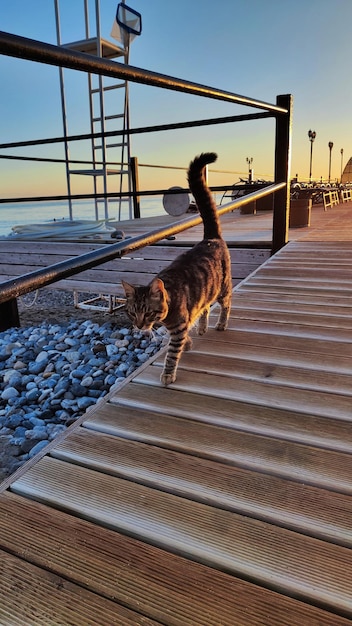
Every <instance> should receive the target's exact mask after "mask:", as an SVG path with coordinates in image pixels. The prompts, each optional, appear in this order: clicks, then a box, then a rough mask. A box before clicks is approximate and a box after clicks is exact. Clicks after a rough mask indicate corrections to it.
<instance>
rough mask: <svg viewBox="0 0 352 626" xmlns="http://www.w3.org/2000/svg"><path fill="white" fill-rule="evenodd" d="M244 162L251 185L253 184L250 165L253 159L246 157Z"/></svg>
mask: <svg viewBox="0 0 352 626" xmlns="http://www.w3.org/2000/svg"><path fill="white" fill-rule="evenodd" d="M246 162H247V163H248V182H249V183H252V182H253V170H252V168H251V165H252V163H253V157H246Z"/></svg>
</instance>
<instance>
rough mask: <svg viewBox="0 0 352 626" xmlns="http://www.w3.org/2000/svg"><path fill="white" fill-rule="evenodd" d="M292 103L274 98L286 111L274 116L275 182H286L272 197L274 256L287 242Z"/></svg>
mask: <svg viewBox="0 0 352 626" xmlns="http://www.w3.org/2000/svg"><path fill="white" fill-rule="evenodd" d="M292 101H293V98H292V96H291V95H290V94H288V95H282V96H277V98H276V104H277V105H278V106H280V107H284V108H285V109H287V111H288V113H287V114H286V115H284V114H282V113H278V114H277V115H276V137H275V182H276V183H282V182H286V187H285V188H284V189H280V190H279V191H277V192H276V193H275V196H274V215H273V243H272V250H271V253H272V254H275V252H277V251H278V250H280V249H281V248H282V247H283V246H284V245H286V243H287V242H288V225H289V213H290V161H291V134H292Z"/></svg>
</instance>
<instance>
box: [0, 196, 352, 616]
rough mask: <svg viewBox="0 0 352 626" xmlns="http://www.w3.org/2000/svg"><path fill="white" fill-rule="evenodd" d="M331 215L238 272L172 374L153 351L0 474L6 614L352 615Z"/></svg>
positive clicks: (351, 411) (350, 319)
mask: <svg viewBox="0 0 352 626" xmlns="http://www.w3.org/2000/svg"><path fill="white" fill-rule="evenodd" d="M350 211H351V209H350ZM344 215H345V218H344V219H345V221H344V222H343V223H341V221H340V220H336V219H335V221H334V220H330V221H329V229H327V228H323V229H321V230H320V232H319V228H311V229H302V232H301V235H300V238H299V240H296V241H291V242H290V243H289V244H288V245H287V246H286V247H285V248H284V249H283V250H281V251H280V252H279V253H278V254H277V255H275V256H274V257H272V258H271V259H270V260H269V261H267V262H266V263H265V264H264V265H263V266H262V267H261V268H260V269H259V270H257V271H256V272H255V273H254V274H252V275H251V276H250V277H249V278H247V279H246V280H245V281H244V282H242V283H241V284H240V285H239V286H237V287H236V289H235V291H234V295H233V305H232V311H231V321H230V327H229V329H228V330H227V331H226V332H225V333H218V332H216V331H215V330H212V329H210V330H209V332H208V334H207V335H206V336H205V337H201V338H197V337H195V339H194V349H193V351H192V352H189V353H186V354H184V355H183V357H182V360H181V365H180V368H179V374H178V379H177V381H176V383H175V384H174V385H172V386H171V387H170V388H167V389H165V388H163V387H161V386H160V384H159V375H160V371H161V365H162V356H161V355H159V356H157V357H154V358H153V359H152V360H151V362H149V363H147V364H146V365H145V366H144V367H143V368H142V369H140V370H138V372H136V373H135V374H134V375H133V376H132V377H131V379H130V380H128V381H126V384H124V386H122V387H121V388H120V389H117V390H116V391H114V392H112V393H110V395H109V397H108V400H107V401H105V402H103V403H101V404H99V405H98V406H97V407H95V408H94V409H93V410H91V411H90V412H89V413H88V414H87V415H86V416H85V418H82V419H81V420H80V422H79V423H76V424H75V425H73V426H72V427H71V429H70V432H69V433H68V434H67V435H66V436H65V437H63V438H61V439H58V440H56V441H54V442H52V444H51V446H50V448H48V449H47V450H46V452H45V454H44V453H43V454H42V457H41V458H40V459H39V460H37V459H35V460H33V461H32V462H31V463H30V464H28V465H27V467H26V471H24V472H23V471H22V472H21V475H17V477H16V476H15V480H14V482H12V483H11V484H10V485H4V486H5V487H6V488H5V489H4V490H3V492H2V494H1V496H0V509H1V514H0V550H1V557H0V558H1V564H2V576H1V580H0V594H1V595H0V597H1V600H0V624H1V625H4V626H12V625H15V624H16V625H17V624H18V625H22V624H25V625H26V626H27V625H28V626H37V625H38V626H39V625H42V626H49V625H50V626H57V625H60V626H66V625H68V624H70V625H77V626H78V625H79V626H90V625H97V626H113V625H119V626H120V625H125V624H126V625H127V624H128V625H131V626H132V625H138V624H140V625H149V624H167V625H175V626H176V625H177V626H181V625H189V626H193V625H199V626H252V625H253V626H254V625H255V626H258V625H265V626H278V625H280V626H291V625H292V626H297V625H302V626H337V625H341V626H343V625H346V626H347V624H351V620H352V549H351V548H352V497H351V496H352V478H351V476H352V429H351V422H352V359H351V357H352V333H351V330H352V316H351V313H352V211H351V213H348V210H347V206H346V208H345V209H344ZM303 230H304V231H305V232H303ZM213 322H214V319H213V318H212V324H213Z"/></svg>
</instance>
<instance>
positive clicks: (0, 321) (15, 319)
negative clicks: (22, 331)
mask: <svg viewBox="0 0 352 626" xmlns="http://www.w3.org/2000/svg"><path fill="white" fill-rule="evenodd" d="M12 326H20V317H19V315H18V307H17V300H16V298H12V300H7V302H2V303H1V304H0V331H3V330H7V329H8V328H12Z"/></svg>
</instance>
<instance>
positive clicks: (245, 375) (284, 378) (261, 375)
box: [154, 342, 352, 396]
mask: <svg viewBox="0 0 352 626" xmlns="http://www.w3.org/2000/svg"><path fill="white" fill-rule="evenodd" d="M203 345H204V347H203V349H202V346H201V345H200V348H199V351H195V350H192V351H191V352H185V353H184V354H183V355H182V361H181V364H180V366H179V367H182V369H183V370H188V371H191V372H204V373H207V374H214V375H215V376H216V375H217V374H218V373H219V372H221V375H222V376H229V377H236V379H245V380H258V381H261V382H264V383H267V384H268V385H287V386H290V387H295V388H296V389H308V390H309V389H310V390H315V391H319V390H321V391H329V393H330V392H334V393H339V394H343V395H345V396H352V362H351V363H350V371H349V373H346V374H342V373H341V372H329V371H326V370H320V371H316V370H315V369H313V367H310V368H304V367H300V366H297V365H288V364H286V363H285V362H283V363H281V364H278V363H275V362H273V361H272V362H271V363H268V362H267V361H263V360H262V361H260V359H256V358H255V357H254V358H253V359H252V360H251V359H248V358H247V359H241V358H238V357H237V355H236V356H232V355H226V356H224V355H223V354H221V346H219V347H218V351H217V352H215V351H213V352H212V353H211V354H210V353H208V352H207V346H208V343H207V342H203ZM215 345H216V344H215ZM212 347H214V344H213V346H212ZM163 363H164V356H159V357H158V358H156V359H155V361H154V365H158V366H160V367H162V366H163Z"/></svg>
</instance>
